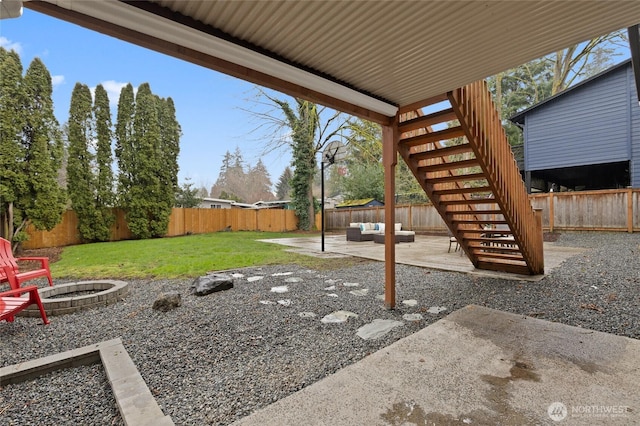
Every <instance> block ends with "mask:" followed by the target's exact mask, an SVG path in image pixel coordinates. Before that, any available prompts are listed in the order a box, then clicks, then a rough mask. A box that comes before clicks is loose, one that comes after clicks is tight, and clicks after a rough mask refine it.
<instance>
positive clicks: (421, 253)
mask: <svg viewBox="0 0 640 426" xmlns="http://www.w3.org/2000/svg"><path fill="white" fill-rule="evenodd" d="M261 241H265V242H271V243H277V244H282V245H286V246H290V247H294V248H295V250H294V251H296V252H299V253H304V254H311V255H318V254H321V253H322V252H321V251H320V249H321V240H320V237H298V238H277V239H270V240H261ZM454 247H455V244H454V246H452V247H451V252H450V253H447V250H448V249H449V238H448V237H446V236H430V235H416V238H415V242H413V243H400V244H396V263H401V264H406V265H413V266H420V267H424V268H432V269H440V270H443V271H453V272H464V273H468V274H474V275H479V276H487V277H493V278H504V279H513V280H526V281H537V280H540V279H542V278H544V276H543V275H536V276H530V275H518V274H509V273H505V272H494V271H486V270H481V269H476V268H474V267H473V264H472V263H471V262H470V261H469V259H467V257H466V256H465V255H464V253H463V252H461V251H457V252H455V251H454ZM583 251H584V249H581V248H576V247H563V246H559V245H557V244H556V243H544V264H545V268H544V270H545V273H549V272H550V271H551V270H552V269H553V268H556V267H558V266H559V265H560V264H561V263H562V262H564V261H565V260H566V259H568V258H570V257H572V256H575V255H578V254H580V253H582V252H583ZM461 253H462V254H461ZM332 254H339V255H348V256H355V257H362V258H366V259H372V260H379V261H384V244H375V243H374V242H373V241H362V242H355V241H346V237H345V235H344V234H341V235H326V236H325V255H327V256H331V255H332Z"/></svg>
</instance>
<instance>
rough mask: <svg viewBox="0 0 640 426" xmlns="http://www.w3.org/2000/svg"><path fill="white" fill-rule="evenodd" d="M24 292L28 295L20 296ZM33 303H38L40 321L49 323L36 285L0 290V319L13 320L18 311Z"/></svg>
mask: <svg viewBox="0 0 640 426" xmlns="http://www.w3.org/2000/svg"><path fill="white" fill-rule="evenodd" d="M24 293H28V294H29V297H23V296H21V294H24ZM33 304H36V305H38V309H39V310H40V316H41V317H42V322H43V323H44V324H49V320H48V319H47V314H46V312H45V311H44V307H43V306H42V301H41V300H40V294H38V287H36V286H34V285H31V286H28V287H24V288H19V289H16V290H8V291H2V292H0V321H2V320H5V321H7V322H13V320H14V319H15V316H16V314H17V313H18V312H20V311H22V310H23V309H25V308H26V307H27V306H29V305H33Z"/></svg>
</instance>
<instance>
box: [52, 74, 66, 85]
mask: <svg viewBox="0 0 640 426" xmlns="http://www.w3.org/2000/svg"><path fill="white" fill-rule="evenodd" d="M61 84H64V75H52V76H51V85H52V86H53V87H56V86H60V85H61Z"/></svg>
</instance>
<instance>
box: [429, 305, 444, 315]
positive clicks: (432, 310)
mask: <svg viewBox="0 0 640 426" xmlns="http://www.w3.org/2000/svg"><path fill="white" fill-rule="evenodd" d="M446 310H447V308H446V307H444V306H432V307H430V308H429V309H427V312H429V313H430V314H439V313H440V312H444V311H446Z"/></svg>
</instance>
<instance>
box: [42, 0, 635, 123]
mask: <svg viewBox="0 0 640 426" xmlns="http://www.w3.org/2000/svg"><path fill="white" fill-rule="evenodd" d="M48 1H50V2H53V3H55V4H58V5H59V6H60V7H63V8H69V9H74V5H78V6H80V4H81V3H82V2H81V1H79V0H48ZM153 3H155V4H157V5H160V6H162V7H164V8H166V9H165V10H166V11H168V12H171V11H173V12H177V13H179V14H182V15H184V16H186V17H190V18H192V19H195V20H196V21H200V22H202V23H204V24H206V25H209V26H210V27H211V28H213V29H216V30H218V31H222V32H224V33H226V34H228V35H229V36H231V37H233V38H235V40H236V41H240V42H244V43H249V44H251V45H253V46H255V47H257V48H258V50H262V52H263V53H268V54H269V55H270V56H272V57H276V58H278V59H282V60H284V62H288V63H290V64H293V65H295V66H297V67H300V68H303V69H307V70H313V71H314V72H315V73H316V74H320V75H322V76H325V77H328V78H329V79H330V80H332V81H334V82H339V83H341V84H344V85H345V86H347V87H351V88H355V89H356V90H358V91H360V92H362V93H365V94H368V95H373V97H375V98H377V99H382V100H385V101H387V102H388V103H391V104H395V105H400V106H402V105H407V104H411V103H413V102H417V101H420V100H422V99H425V98H429V97H431V96H434V95H438V94H441V93H444V92H446V91H449V90H453V89H455V88H457V87H461V86H463V85H465V84H467V83H470V82H472V81H476V80H478V79H481V78H485V77H487V76H489V75H492V74H495V73H497V72H500V71H503V70H505V69H508V68H511V67H514V66H517V65H520V64H522V63H525V62H527V61H529V60H531V59H534V58H537V57H540V56H543V55H545V54H548V53H550V52H553V51H555V50H559V49H561V48H564V47H566V46H569V45H571V44H575V43H578V42H581V41H583V40H586V39H589V38H592V37H595V36H597V35H601V34H605V33H608V32H611V31H614V30H617V29H621V28H626V27H628V26H631V25H634V24H636V23H638V22H640V1H624V0H611V1H580V2H576V1H548V0H535V1H524V0H523V1H513V0H504V1H242V0H237V1H214V0H211V1H185V0H152V1H148V2H142V1H140V2H130V3H129V2H127V4H130V5H133V6H135V7H140V8H142V9H145V7H144V6H140V5H141V4H142V5H145V4H153ZM112 4H118V2H112ZM120 4H122V3H120ZM147 9H148V8H147ZM113 10H115V9H113ZM155 12H156V13H158V12H157V11H155ZM123 13H126V12H125V11H124V10H123ZM88 14H89V15H92V16H96V14H95V13H94V14H92V13H88ZM97 14H99V12H97ZM97 17H98V18H101V17H100V16H97ZM104 19H106V20H107V21H108V20H109V19H113V20H115V19H116V18H115V17H105V18H104ZM175 25H176V26H177V25H179V24H177V23H176V24H175ZM177 28H178V27H176V29H177ZM134 29H136V30H138V31H139V30H140V29H138V28H134ZM178 33H179V32H177V31H176V34H178ZM156 37H157V36H156ZM203 40H204V39H203ZM171 42H173V43H179V41H175V40H171ZM208 54H210V53H208ZM222 59H225V60H229V59H228V58H222ZM242 60H243V61H245V62H242V61H241V62H239V64H241V65H242V66H247V65H246V60H247V57H246V55H244V54H243V59H242ZM263 62H264V61H263ZM248 68H251V67H250V66H249V67H248ZM256 70H259V71H260V72H263V73H264V72H265V71H264V69H259V68H256ZM274 73H275V74H270V75H272V76H273V77H276V78H279V79H282V80H285V81H290V82H292V83H294V84H300V79H299V78H298V80H295V78H293V79H292V77H291V75H290V74H291V73H290V72H289V71H287V70H286V69H283V68H280V69H278V70H277V71H274ZM298 77H299V76H298ZM318 87H320V86H316V88H315V90H319V89H318ZM330 96H335V94H330ZM350 96H351V97H352V96H353V93H349V92H348V91H346V92H345V94H344V95H343V96H342V97H340V96H338V97H337V98H336V99H341V100H343V101H346V102H350V99H349V97H350ZM354 104H355V105H363V104H362V102H361V101H357V102H355V103H354ZM383 109H385V108H381V109H379V111H382V110H383Z"/></svg>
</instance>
